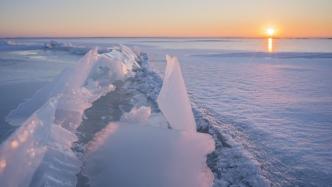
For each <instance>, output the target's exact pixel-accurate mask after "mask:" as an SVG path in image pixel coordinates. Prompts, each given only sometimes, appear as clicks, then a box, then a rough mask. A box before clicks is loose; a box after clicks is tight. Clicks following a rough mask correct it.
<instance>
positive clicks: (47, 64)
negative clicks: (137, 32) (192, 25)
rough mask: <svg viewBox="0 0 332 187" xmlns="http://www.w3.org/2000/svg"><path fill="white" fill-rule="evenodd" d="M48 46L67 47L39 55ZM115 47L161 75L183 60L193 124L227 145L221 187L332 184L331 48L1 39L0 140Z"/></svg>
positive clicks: (319, 42) (304, 42)
mask: <svg viewBox="0 0 332 187" xmlns="http://www.w3.org/2000/svg"><path fill="white" fill-rule="evenodd" d="M51 40H53V41H57V42H59V43H61V44H64V45H63V46H60V47H58V46H56V45H54V47H53V46H51V47H48V49H45V47H44V46H45V43H48V44H49V42H50V41H51ZM117 44H124V45H127V46H130V47H132V48H133V49H135V50H139V51H142V52H145V53H147V56H148V59H149V61H150V63H151V65H152V67H153V68H154V69H155V71H157V72H160V74H161V75H162V72H163V71H164V64H165V63H164V61H165V60H164V59H165V55H166V54H171V55H175V56H177V57H178V58H179V61H180V62H181V66H182V71H183V74H184V79H185V82H186V85H187V89H188V92H189V95H190V98H191V102H192V105H193V108H194V109H195V110H196V111H199V112H200V113H201V115H200V116H197V118H199V117H201V118H204V119H206V120H207V121H208V124H209V125H213V126H215V127H216V128H217V129H219V131H220V133H221V136H222V137H223V139H224V141H225V144H226V145H227V146H226V148H222V149H221V150H220V152H218V154H219V155H218V156H219V157H221V158H220V159H221V161H222V162H221V165H220V166H218V167H219V169H220V171H219V173H220V183H218V184H219V185H220V186H227V185H231V184H236V183H235V182H234V181H238V180H241V178H243V179H245V178H251V179H248V180H255V179H254V178H255V177H258V178H264V180H266V181H267V183H268V184H270V185H271V186H331V185H332V40H331V39H273V41H272V43H271V41H270V44H269V40H268V39H243V38H71V39H70V38H67V39H61V38H57V39H54V38H53V39H49V38H45V39H12V40H3V41H2V43H1V45H0V92H1V97H0V106H1V108H0V123H1V126H0V141H3V140H4V139H6V138H7V137H8V135H9V134H10V133H11V132H13V131H14V130H15V128H13V127H11V126H10V125H8V124H7V122H6V120H5V118H6V116H7V115H8V113H9V112H10V111H11V110H13V109H15V108H16V107H17V106H18V105H19V104H20V103H22V102H23V101H25V100H27V99H29V98H31V96H32V95H33V94H34V93H35V92H36V91H37V90H38V89H40V88H42V87H43V86H44V85H47V84H48V83H49V82H50V81H51V80H52V79H53V78H54V77H55V76H56V75H58V74H59V73H60V72H61V71H62V70H63V69H64V68H66V67H70V66H73V65H74V64H75V63H76V62H77V60H78V59H80V58H81V57H82V55H83V54H84V53H85V52H86V50H85V49H89V48H92V47H99V48H105V47H110V46H112V45H117ZM77 46H79V47H78V48H77ZM223 158H224V160H222V159H223ZM235 178H236V179H235ZM246 180H247V179H246ZM241 184H245V183H241Z"/></svg>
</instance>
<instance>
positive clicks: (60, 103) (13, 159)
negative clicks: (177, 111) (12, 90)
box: [0, 46, 139, 187]
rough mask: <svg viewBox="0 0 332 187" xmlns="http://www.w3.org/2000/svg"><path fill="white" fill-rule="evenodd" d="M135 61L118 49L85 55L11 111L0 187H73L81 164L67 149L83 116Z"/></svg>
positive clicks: (1, 149)
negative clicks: (11, 130)
mask: <svg viewBox="0 0 332 187" xmlns="http://www.w3.org/2000/svg"><path fill="white" fill-rule="evenodd" d="M121 51H124V52H121ZM135 58H136V54H135V53H133V52H132V51H131V50H130V49H129V48H126V47H124V46H122V47H120V48H119V49H117V50H113V51H112V52H110V53H108V54H107V55H105V54H101V55H99V54H98V53H97V49H93V50H90V51H89V52H88V53H87V54H86V55H85V56H84V57H83V58H82V60H80V61H79V62H78V64H77V65H76V66H75V67H74V68H70V69H67V70H65V71H64V72H63V73H62V74H61V75H60V76H59V77H58V78H57V79H56V80H55V81H54V82H53V83H52V84H50V86H47V87H45V88H43V89H41V90H40V91H39V92H38V93H36V94H35V96H33V98H32V99H30V100H29V101H27V102H25V103H23V104H21V105H20V106H19V107H18V108H17V109H16V110H14V111H12V112H11V113H10V115H9V116H8V119H9V122H11V123H12V124H14V125H18V126H19V128H18V129H17V130H16V131H15V132H14V133H13V134H12V135H11V136H10V137H9V138H8V139H7V140H6V141H5V142H3V143H2V144H1V145H0V186H13V187H15V186H29V185H30V186H45V185H46V186H75V185H76V182H77V181H76V180H77V177H76V175H77V173H78V172H79V171H80V166H81V161H80V160H79V159H78V158H77V157H76V155H75V154H74V152H73V151H72V150H71V147H72V143H73V142H75V141H76V140H77V137H76V135H75V134H74V133H75V130H76V128H77V127H78V126H79V125H80V123H81V121H82V117H83V112H84V111H85V110H86V109H87V108H89V107H90V106H91V104H92V103H93V102H94V101H96V100H97V99H99V98H100V97H101V96H103V95H105V94H106V93H108V92H110V91H112V90H114V89H115V86H114V85H113V84H112V83H113V82H115V81H118V80H123V79H126V78H127V77H130V76H132V75H133V74H134V72H133V71H132V70H134V69H135V68H139V65H138V64H137V62H136V60H135ZM17 119H19V120H17Z"/></svg>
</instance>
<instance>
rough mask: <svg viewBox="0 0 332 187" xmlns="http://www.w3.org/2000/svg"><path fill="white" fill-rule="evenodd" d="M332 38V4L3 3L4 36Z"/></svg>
mask: <svg viewBox="0 0 332 187" xmlns="http://www.w3.org/2000/svg"><path fill="white" fill-rule="evenodd" d="M270 25H271V26H274V27H275V28H276V29H277V33H278V36H281V37H289V36H290V37H331V36H332V0H0V36H2V37H8V36H9V37H12V36H57V37H62V36H68V37H70V36H244V37H257V36H262V35H263V33H264V29H265V28H266V27H268V26H270Z"/></svg>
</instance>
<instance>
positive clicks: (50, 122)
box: [0, 46, 214, 187]
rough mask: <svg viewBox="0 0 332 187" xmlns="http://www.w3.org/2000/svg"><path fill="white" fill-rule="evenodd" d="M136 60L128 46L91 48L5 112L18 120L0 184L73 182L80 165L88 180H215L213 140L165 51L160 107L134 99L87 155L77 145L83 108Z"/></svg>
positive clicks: (4, 153)
mask: <svg viewBox="0 0 332 187" xmlns="http://www.w3.org/2000/svg"><path fill="white" fill-rule="evenodd" d="M137 59H138V56H137V54H135V53H134V52H133V51H132V50H131V49H129V48H127V47H125V46H121V47H118V48H114V49H113V50H112V51H111V52H108V53H104V54H98V51H97V49H92V50H90V51H89V52H88V53H87V54H86V55H85V56H84V57H83V58H82V60H80V61H79V63H78V64H77V65H76V66H75V67H74V68H72V69H67V70H65V71H64V72H63V73H62V74H61V75H60V76H59V77H58V78H57V79H56V80H55V81H54V82H53V83H52V84H51V85H49V86H47V87H45V88H44V89H41V90H40V91H39V92H38V93H36V94H35V96H34V97H33V98H32V99H31V100H29V101H26V102H25V103H23V104H21V105H20V106H19V107H18V108H17V109H16V110H14V111H12V112H11V113H10V115H9V116H8V118H7V119H8V121H9V122H11V123H12V124H13V125H16V126H19V127H18V129H16V131H15V132H14V133H13V134H12V135H11V136H10V137H9V138H8V139H7V140H6V141H5V142H3V143H2V144H1V145H0V186H10V187H16V186H23V187H24V186H33V187H38V186H76V184H77V180H78V178H77V174H78V173H80V172H81V173H83V174H84V175H85V176H86V177H87V178H88V184H89V185H90V186H122V187H126V186H142V187H143V186H165V187H168V186H172V187H173V186H174V187H177V186H179V187H186V186H188V187H196V186H197V187H205V186H212V184H213V174H212V172H211V171H210V169H209V168H208V167H207V165H206V155H207V154H208V153H210V152H212V151H213V150H214V141H213V140H212V138H211V137H210V135H208V134H202V133H197V132H196V124H195V121H194V117H193V113H192V109H191V105H190V100H189V98H188V95H187V91H186V88H185V84H184V80H183V77H182V74H181V69H180V65H179V63H178V61H177V59H176V58H175V57H169V56H168V57H167V67H166V73H165V78H164V81H163V85H162V88H161V92H160V94H159V97H158V100H157V103H158V106H159V108H160V111H161V112H158V113H155V112H154V113H153V112H152V110H151V107H150V106H148V105H147V106H134V107H133V108H132V109H131V111H130V112H128V113H124V114H123V115H122V117H121V119H120V120H119V121H115V122H111V123H110V124H108V125H107V126H106V127H105V128H104V129H103V130H101V131H100V132H98V133H96V134H95V136H94V138H93V140H92V141H90V142H89V143H88V144H87V146H86V151H85V153H84V155H83V156H82V157H81V156H80V157H78V156H77V155H78V153H76V152H74V151H73V149H72V147H73V143H74V142H76V141H78V138H77V136H76V134H75V133H77V128H78V127H79V126H80V124H81V123H82V120H83V118H84V111H85V110H86V109H88V108H90V107H91V106H92V103H94V102H95V101H97V100H98V99H100V98H101V97H102V96H105V95H106V94H108V93H110V92H112V91H114V90H116V89H117V87H116V86H115V85H116V82H118V81H124V80H127V79H130V78H135V73H136V71H137V70H138V69H141V68H142V67H141V66H140V64H139V63H138V60H137ZM90 125H94V124H90Z"/></svg>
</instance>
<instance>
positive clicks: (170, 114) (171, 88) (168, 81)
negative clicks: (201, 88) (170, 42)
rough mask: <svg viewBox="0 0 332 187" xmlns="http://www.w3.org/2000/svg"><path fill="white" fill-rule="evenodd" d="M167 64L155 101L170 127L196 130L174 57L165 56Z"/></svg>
mask: <svg viewBox="0 0 332 187" xmlns="http://www.w3.org/2000/svg"><path fill="white" fill-rule="evenodd" d="M166 60H167V66H166V71H165V76H164V81H163V86H162V88H161V91H160V94H159V96H158V99H157V102H158V105H159V108H160V110H161V111H162V113H163V114H164V116H165V117H166V118H167V120H168V122H169V123H170V125H171V127H172V128H174V129H177V130H186V131H192V132H193V131H196V124H195V120H194V115H193V112H192V109H191V105H190V100H189V98H188V94H187V90H186V87H185V83H184V80H183V77H182V73H181V67H180V64H179V62H178V60H177V58H176V57H171V56H168V55H167V56H166Z"/></svg>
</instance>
